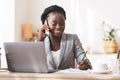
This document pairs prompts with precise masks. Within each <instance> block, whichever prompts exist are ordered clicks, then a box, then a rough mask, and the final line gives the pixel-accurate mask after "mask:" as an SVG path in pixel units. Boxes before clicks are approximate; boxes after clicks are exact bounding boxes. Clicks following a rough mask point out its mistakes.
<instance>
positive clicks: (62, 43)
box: [57, 33, 66, 68]
mask: <svg viewBox="0 0 120 80" xmlns="http://www.w3.org/2000/svg"><path fill="white" fill-rule="evenodd" d="M65 48H66V35H65V34H64V33H63V35H62V39H61V43H60V59H59V63H58V65H57V68H58V67H59V65H60V63H61V61H62V59H63V56H64V53H65Z"/></svg>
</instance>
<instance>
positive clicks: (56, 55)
mask: <svg viewBox="0 0 120 80" xmlns="http://www.w3.org/2000/svg"><path fill="white" fill-rule="evenodd" d="M51 54H52V56H53V60H54V62H55V64H56V65H58V63H59V60H60V50H57V51H51Z"/></svg>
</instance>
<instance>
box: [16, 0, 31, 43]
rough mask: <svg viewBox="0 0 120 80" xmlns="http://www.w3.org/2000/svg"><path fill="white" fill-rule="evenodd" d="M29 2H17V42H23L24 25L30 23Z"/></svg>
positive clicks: (20, 0)
mask: <svg viewBox="0 0 120 80" xmlns="http://www.w3.org/2000/svg"><path fill="white" fill-rule="evenodd" d="M28 1H29V0H15V41H21V40H22V33H21V31H22V30H21V29H22V24H24V23H27V22H28V18H29V17H30V16H28V15H29V13H28V7H29V6H28Z"/></svg>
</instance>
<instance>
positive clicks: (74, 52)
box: [44, 33, 85, 70]
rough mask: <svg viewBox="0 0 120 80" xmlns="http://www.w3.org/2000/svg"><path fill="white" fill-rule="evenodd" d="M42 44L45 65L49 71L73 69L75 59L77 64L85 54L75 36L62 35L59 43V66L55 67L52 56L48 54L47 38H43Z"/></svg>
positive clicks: (48, 44)
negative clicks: (44, 52) (49, 67)
mask: <svg viewBox="0 0 120 80" xmlns="http://www.w3.org/2000/svg"><path fill="white" fill-rule="evenodd" d="M44 43H45V49H46V55H47V64H48V66H51V67H52V69H51V70H56V69H67V68H74V67H75V59H76V61H77V62H80V61H81V59H82V58H83V56H84V53H85V51H84V49H83V48H82V44H81V43H80V40H79V38H78V36H77V35H75V34H65V33H63V35H62V39H61V43H60V59H59V64H58V65H56V64H55V62H54V60H53V57H52V54H51V53H50V41H49V38H48V37H46V38H45V40H44Z"/></svg>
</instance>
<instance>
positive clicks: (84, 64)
mask: <svg viewBox="0 0 120 80" xmlns="http://www.w3.org/2000/svg"><path fill="white" fill-rule="evenodd" d="M77 68H79V69H81V70H87V69H91V64H89V63H88V61H87V60H86V59H85V60H82V61H80V62H79V63H77Z"/></svg>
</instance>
